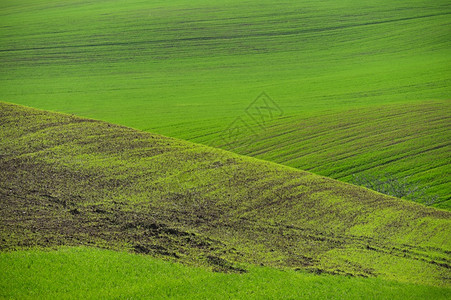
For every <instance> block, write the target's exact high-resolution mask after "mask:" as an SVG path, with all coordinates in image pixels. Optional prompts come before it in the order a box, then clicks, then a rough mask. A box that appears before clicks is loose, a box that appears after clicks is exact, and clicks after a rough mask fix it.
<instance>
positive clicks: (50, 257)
mask: <svg viewBox="0 0 451 300" xmlns="http://www.w3.org/2000/svg"><path fill="white" fill-rule="evenodd" d="M0 268H1V269H2V272H3V274H4V275H7V276H2V277H0V297H15V298H20V299H35V298H37V297H39V298H40V299H56V298H58V299H61V298H79V299H80V298H83V299H99V298H105V297H108V298H121V299H122V298H125V299H142V298H151V299H163V298H164V299H168V298H170V299H231V298H233V299H275V298H276V299H300V298H303V299H306V298H308V299H350V298H353V299H400V300H404V299H425V298H429V299H431V298H433V299H449V297H450V296H451V290H450V289H446V288H437V287H431V286H421V285H412V284H405V283H399V282H394V281H387V280H381V279H376V278H354V277H337V276H331V275H321V276H318V275H314V274H309V273H306V272H302V271H281V270H276V269H272V268H268V267H256V266H252V267H250V270H249V272H248V273H245V274H239V275H238V274H224V273H212V272H208V271H206V270H204V269H201V268H188V267H185V266H182V265H180V264H174V263H170V262H165V261H161V260H157V259H154V258H150V257H146V256H141V255H133V254H128V253H122V252H113V251H106V250H99V249H87V248H72V249H67V248H63V249H60V250H59V251H48V252H47V251H46V252H44V251H28V252H24V251H19V252H11V253H0ZM24 270H26V271H24ZM38 274H39V275H38Z"/></svg>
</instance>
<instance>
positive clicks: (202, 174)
mask: <svg viewBox="0 0 451 300" xmlns="http://www.w3.org/2000/svg"><path fill="white" fill-rule="evenodd" d="M0 108H1V109H0V125H1V128H0V135H1V140H2V143H1V146H0V147H1V148H0V151H1V156H0V168H1V170H2V172H0V182H1V186H0V195H1V202H0V205H1V207H0V214H1V215H0V220H1V221H0V234H1V237H0V240H1V241H2V242H1V243H0V245H1V247H0V249H1V250H2V251H7V250H13V249H30V248H35V247H46V248H47V247H57V246H61V245H65V246H80V245H86V246H96V247H103V248H109V249H115V250H128V251H134V252H137V253H144V254H149V255H152V256H155V257H160V258H165V259H170V260H173V261H180V262H183V263H186V264H188V265H194V266H207V267H209V268H211V269H213V270H216V271H225V272H237V273H241V272H245V271H246V270H245V269H246V267H245V266H246V264H262V265H265V266H269V267H276V268H281V269H291V270H297V269H299V270H308V271H310V272H314V273H328V274H336V275H349V276H362V277H378V278H380V279H384V280H395V281H398V282H406V283H415V284H426V285H435V286H447V287H449V285H450V282H449V266H450V257H449V253H450V247H451V244H450V241H451V240H450V235H449V232H450V225H451V222H450V213H449V212H447V211H442V210H437V209H434V208H428V207H425V206H423V205H420V204H416V203H412V202H409V201H405V200H402V199H397V198H392V197H388V196H385V195H382V194H379V193H376V192H373V191H370V190H367V189H365V188H360V187H356V186H353V185H350V184H346V183H343V182H339V181H336V180H333V179H329V178H325V177H321V176H318V175H314V174H312V173H309V172H305V171H300V170H297V169H293V168H290V167H287V166H281V165H277V164H274V163H271V162H267V161H262V160H258V159H254V158H249V157H244V156H240V155H237V154H233V153H230V152H226V151H223V150H219V149H215V148H210V147H206V146H203V145H198V144H193V143H190V142H186V141H181V140H177V139H174V138H168V137H164V136H161V135H155V134H151V133H146V132H141V131H137V130H134V129H130V128H127V127H123V126H119V125H113V124H109V123H105V122H101V121H95V120H91V119H85V118H80V117H76V116H73V115H66V114H59V113H52V112H46V111H42V110H36V109H32V108H26V107H22V106H17V105H13V104H7V103H1V104H0Z"/></svg>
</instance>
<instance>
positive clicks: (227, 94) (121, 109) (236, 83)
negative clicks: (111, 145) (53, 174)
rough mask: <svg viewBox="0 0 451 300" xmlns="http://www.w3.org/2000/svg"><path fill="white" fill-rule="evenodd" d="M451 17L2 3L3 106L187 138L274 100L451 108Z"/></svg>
mask: <svg viewBox="0 0 451 300" xmlns="http://www.w3.org/2000/svg"><path fill="white" fill-rule="evenodd" d="M450 13H451V5H450V3H449V1H446V0H436V1H426V0H414V1H408V2H407V1H399V0H396V1H393V0H377V1H371V2H362V1H358V0H347V1H336V0H328V1H310V0H302V1H278V2H277V3H275V2H274V1H268V0H263V1H238V0H229V1H219V0H214V1H212V0H208V1H207V0H195V1H180V0H171V1H137V0H120V1H75V0H56V1H36V0H18V1H0V28H1V30H0V83H1V84H0V100H1V101H7V102H15V103H20V104H24V105H28V106H33V107H38V108H43V109H50V110H57V111H62V112H69V113H75V114H78V115H82V116H86V117H93V118H96V119H102V120H107V121H110V122H113V123H117V124H122V125H127V126H131V127H134V128H138V129H142V130H148V131H151V132H158V133H161V134H165V135H169V136H175V137H180V138H185V137H186V136H188V135H191V133H192V131H193V130H194V129H196V128H198V127H201V129H205V128H212V130H213V131H215V130H221V129H222V128H223V127H224V126H226V125H227V124H229V123H230V122H231V121H232V120H233V119H234V118H235V117H237V116H238V115H240V114H241V113H242V111H243V110H244V108H246V107H247V105H248V104H249V103H250V102H251V101H252V100H254V99H255V97H256V96H257V95H258V94H259V93H260V92H262V91H263V90H265V91H266V92H267V93H268V94H269V95H271V96H272V97H273V98H274V99H275V100H276V101H277V103H278V104H279V105H280V106H281V107H282V108H283V110H284V112H285V114H286V115H290V114H291V113H302V114H306V113H312V112H320V111H322V110H324V109H333V108H339V109H343V108H355V107H360V106H367V105H373V104H376V105H381V104H387V103H391V102H408V103H411V102H414V101H417V100H420V101H423V100H428V99H442V100H446V99H449V98H450V89H449V83H450V75H451V74H450V71H449V70H450V60H449V51H450V49H451V47H450V40H449V15H450ZM181 126H182V127H183V130H180V127H181Z"/></svg>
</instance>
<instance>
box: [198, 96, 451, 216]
mask: <svg viewBox="0 0 451 300" xmlns="http://www.w3.org/2000/svg"><path fill="white" fill-rule="evenodd" d="M260 105H261V104H260ZM259 117H260V118H263V117H265V118H266V119H267V120H269V121H270V122H267V123H266V124H265V126H264V127H263V128H262V127H257V126H252V127H250V128H246V127H245V126H243V125H240V126H241V128H240V126H238V129H241V130H238V129H237V132H238V133H235V134H233V135H232V136H231V137H229V138H228V139H227V138H222V139H221V135H224V134H226V133H227V130H226V129H225V130H224V131H223V132H219V133H213V134H211V133H210V134H207V132H204V133H202V134H200V136H198V137H196V133H195V132H193V135H192V136H191V137H190V139H191V140H195V141H197V142H200V143H206V144H210V145H214V146H217V147H221V148H223V149H227V150H230V151H233V152H236V153H240V154H244V155H250V156H253V157H257V158H260V159H264V160H269V161H273V162H276V163H280V164H283V165H287V166H291V167H295V168H299V169H301V170H307V171H311V172H313V173H316V174H320V175H324V176H327V177H332V178H335V179H339V180H342V181H347V182H352V180H353V176H354V175H357V176H361V175H366V176H372V175H378V176H383V175H384V174H386V173H392V174H395V175H396V177H397V178H407V180H408V182H410V183H412V185H415V186H419V187H422V188H424V190H425V192H426V195H425V196H429V197H433V196H435V195H436V196H438V199H437V200H436V201H435V203H434V204H433V205H435V206H438V207H441V208H445V209H450V208H451V181H450V176H449V174H451V157H450V153H451V131H450V128H451V101H443V102H440V101H429V102H420V103H411V104H392V105H384V106H377V107H371V108H363V107H362V108H359V109H354V110H343V111H339V112H337V111H335V110H333V111H329V112H324V113H322V114H321V115H314V116H310V117H305V116H302V115H301V116H299V115H298V116H295V115H291V116H285V117H283V118H279V119H276V120H273V121H271V120H270V118H269V116H268V114H267V113H266V114H262V115H261V116H259ZM248 119H249V117H248V118H247V119H245V120H246V121H247V120H248ZM247 124H251V122H250V121H248V122H247ZM212 140H213V141H214V142H212ZM425 198H426V197H425ZM422 200H423V198H420V199H418V201H422ZM426 200H427V199H426Z"/></svg>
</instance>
